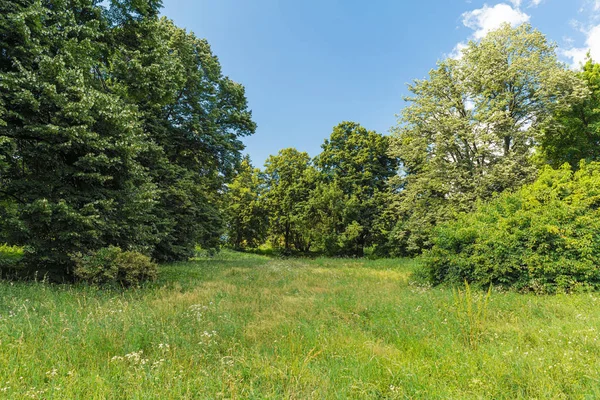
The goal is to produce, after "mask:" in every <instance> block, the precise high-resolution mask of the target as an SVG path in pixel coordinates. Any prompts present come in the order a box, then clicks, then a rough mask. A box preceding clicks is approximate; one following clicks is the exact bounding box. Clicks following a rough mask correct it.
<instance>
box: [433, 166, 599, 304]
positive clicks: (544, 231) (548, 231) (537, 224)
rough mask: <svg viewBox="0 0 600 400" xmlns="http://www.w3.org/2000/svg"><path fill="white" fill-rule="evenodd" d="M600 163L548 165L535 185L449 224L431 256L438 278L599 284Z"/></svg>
mask: <svg viewBox="0 0 600 400" xmlns="http://www.w3.org/2000/svg"><path fill="white" fill-rule="evenodd" d="M599 199H600V164H599V163H591V164H586V163H583V162H582V164H581V165H580V169H579V170H578V171H577V172H572V171H571V169H570V167H569V166H568V165H567V164H566V165H565V166H563V167H561V168H560V169H558V170H554V169H551V168H550V167H546V168H545V169H544V170H543V172H542V173H541V174H540V176H539V178H538V179H537V180H536V181H535V182H534V183H533V184H530V185H526V186H524V187H523V188H522V189H520V190H518V191H516V192H514V193H511V192H505V193H503V194H501V195H499V196H498V197H497V198H495V199H493V200H491V201H489V202H485V203H480V204H479V205H478V207H477V210H476V211H474V212H472V213H467V214H461V215H460V216H459V217H458V218H457V220H456V221H453V222H449V223H446V224H442V225H441V226H440V227H439V228H438V229H437V230H436V235H435V237H434V246H433V248H432V249H431V250H430V251H428V252H427V253H426V254H425V264H426V267H427V271H428V273H429V279H431V281H432V282H434V283H441V282H462V281H463V280H467V281H469V282H474V283H476V284H478V285H482V286H486V285H489V284H493V285H501V286H505V287H511V288H516V289H519V290H532V291H535V292H544V293H545V292H549V293H554V292H565V291H576V290H584V289H598V288H600V269H599V268H598V265H600V237H599V236H598V234H597V232H599V231H600V215H599V214H598V204H599V201H600V200H599Z"/></svg>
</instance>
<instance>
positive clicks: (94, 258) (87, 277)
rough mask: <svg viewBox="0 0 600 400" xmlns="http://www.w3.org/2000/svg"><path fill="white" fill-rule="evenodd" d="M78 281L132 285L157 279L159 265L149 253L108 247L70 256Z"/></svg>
mask: <svg viewBox="0 0 600 400" xmlns="http://www.w3.org/2000/svg"><path fill="white" fill-rule="evenodd" d="M73 259H74V262H75V270H74V276H75V278H76V279H77V280H80V281H83V282H87V283H91V284H95V285H106V284H110V285H115V284H116V285H120V286H132V285H137V284H140V283H142V282H145V281H152V280H155V279H156V278H157V274H158V266H157V265H156V264H155V263H153V262H152V261H151V260H150V258H149V257H148V256H145V255H143V254H140V253H138V252H135V251H122V250H121V249H120V248H118V247H114V246H109V247H104V248H102V249H99V250H98V251H95V252H91V253H87V254H81V253H79V254H76V255H74V256H73Z"/></svg>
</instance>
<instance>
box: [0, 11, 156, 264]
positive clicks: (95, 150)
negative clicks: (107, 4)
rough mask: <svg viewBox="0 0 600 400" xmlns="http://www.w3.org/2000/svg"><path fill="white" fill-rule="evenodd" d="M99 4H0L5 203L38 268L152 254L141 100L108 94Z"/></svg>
mask: <svg viewBox="0 0 600 400" xmlns="http://www.w3.org/2000/svg"><path fill="white" fill-rule="evenodd" d="M96 3H97V2H96V1H93V0H73V1H68V2H39V1H35V2H33V1H32V2H3V3H2V5H0V15H1V17H0V43H1V48H2V51H0V88H1V90H0V105H2V107H0V137H1V138H2V139H1V140H0V152H1V155H0V160H2V161H1V168H2V175H1V177H0V179H1V182H0V184H1V187H0V207H1V208H2V214H3V215H5V216H6V215H8V216H10V219H9V220H8V221H7V222H8V224H7V225H8V226H4V230H5V231H7V232H8V233H7V236H8V237H9V238H10V241H11V242H12V243H15V244H20V245H27V246H28V252H27V253H26V254H27V256H26V260H27V261H28V264H29V265H30V266H32V267H33V268H35V269H39V270H46V271H50V272H55V273H56V276H59V275H63V276H64V275H65V274H67V275H69V274H70V272H71V268H72V261H71V259H70V255H71V254H73V253H75V252H77V251H87V250H90V249H97V248H99V247H102V246H105V245H107V244H115V245H119V246H122V247H124V248H130V249H136V250H142V251H147V250H148V249H149V248H151V247H152V246H153V244H154V243H155V241H156V237H155V232H153V230H152V229H151V228H148V227H149V226H152V223H151V219H152V218H151V213H152V209H153V207H154V205H155V203H156V196H155V194H156V193H155V186H154V184H153V183H152V182H151V181H150V179H149V176H148V175H147V173H146V171H145V170H144V168H142V166H141V165H140V164H139V163H138V162H137V160H136V158H137V156H138V154H139V153H140V152H141V151H143V149H144V147H145V142H144V138H143V134H142V130H141V129H140V126H139V124H138V123H137V112H136V109H135V107H134V106H131V105H128V104H126V103H124V102H123V101H121V99H119V97H118V96H116V95H115V94H114V93H112V92H111V91H110V90H107V88H106V86H105V84H104V82H103V79H102V77H101V76H100V75H99V73H98V71H99V65H100V64H101V63H102V59H103V55H104V54H105V53H106V52H107V51H108V48H107V47H106V46H105V43H104V41H103V40H104V36H103V33H104V32H105V31H106V30H107V28H108V26H107V23H106V20H105V19H104V18H103V8H102V7H100V6H98V5H97V4H96Z"/></svg>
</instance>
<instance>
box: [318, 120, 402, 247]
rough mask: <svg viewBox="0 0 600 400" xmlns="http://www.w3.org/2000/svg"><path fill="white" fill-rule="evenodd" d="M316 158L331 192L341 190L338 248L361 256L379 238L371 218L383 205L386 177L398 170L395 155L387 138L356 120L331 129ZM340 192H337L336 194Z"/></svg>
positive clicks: (337, 229) (337, 223)
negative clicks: (341, 203)
mask: <svg viewBox="0 0 600 400" xmlns="http://www.w3.org/2000/svg"><path fill="white" fill-rule="evenodd" d="M322 149H323V151H322V152H321V154H319V155H318V156H317V157H316V159H315V164H316V166H317V167H318V168H319V169H320V171H321V172H322V174H323V179H324V181H325V182H326V183H327V184H329V185H333V186H332V187H331V188H330V189H328V190H326V191H325V192H328V193H329V194H330V195H333V194H334V193H336V192H338V193H341V194H343V200H342V199H340V200H342V201H343V202H344V208H343V213H342V214H341V215H340V216H339V219H338V221H337V222H336V225H337V226H336V227H335V231H336V233H337V234H338V245H339V252H340V253H342V254H351V255H358V256H362V255H363V251H364V248H365V247H366V246H371V245H373V244H375V243H376V242H377V240H378V239H379V237H378V236H379V235H378V233H379V232H378V231H377V229H374V228H375V226H374V222H375V220H376V219H377V215H378V214H379V213H380V212H381V211H382V209H383V206H384V205H385V201H384V196H383V194H384V193H385V191H386V189H387V185H388V180H389V178H391V177H392V176H394V175H395V174H396V173H397V167H398V162H397V159H396V158H395V157H393V156H390V155H389V138H388V137H386V136H383V135H380V134H378V133H377V132H374V131H368V130H367V129H365V128H364V127H362V126H360V125H359V124H357V123H355V122H342V123H341V124H339V125H338V126H336V127H335V128H334V129H333V132H332V134H331V137H330V138H329V140H326V141H325V143H324V144H323V145H322ZM338 196H339V194H338Z"/></svg>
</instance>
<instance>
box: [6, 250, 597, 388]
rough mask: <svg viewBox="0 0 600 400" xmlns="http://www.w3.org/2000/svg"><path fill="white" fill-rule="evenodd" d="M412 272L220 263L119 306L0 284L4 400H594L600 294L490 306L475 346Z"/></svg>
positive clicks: (371, 265)
mask: <svg viewBox="0 0 600 400" xmlns="http://www.w3.org/2000/svg"><path fill="white" fill-rule="evenodd" d="M414 267H415V264H414V262H413V261H410V260H381V261H367V260H332V259H316V260H279V259H269V258H265V257H262V256H255V255H245V254H236V253H231V252H224V253H222V254H221V255H219V256H217V257H215V258H214V259H201V260H197V261H194V262H189V263H180V264H173V265H169V266H164V267H162V272H161V277H160V281H159V282H158V283H156V284H153V285H152V286H149V287H145V288H141V289H133V290H129V291H115V290H99V289H94V288H91V287H84V286H80V287H69V286H53V285H45V284H41V283H37V284H36V283H29V284H23V283H14V284H11V283H6V282H4V283H0V398H7V399H10V398H40V399H42V398H43V399H52V398H54V399H65V398H66V399H69V398H73V399H121V398H122V399H203V398H206V399H212V398H237V399H247V398H251V399H252V398H253V399H263V398H273V399H280V398H286V399H328V398H339V399H346V398H359V399H360V398H400V399H402V398H426V399H435V398H444V399H447V398H456V399H464V398H506V399H514V398H539V399H547V398H590V399H592V398H600V341H599V340H598V329H599V328H600V304H599V297H598V295H597V294H581V295H571V296H564V295H563V296H553V297H535V296H530V295H519V294H515V293H497V292H494V293H493V294H492V296H491V300H490V303H489V306H488V320H487V321H486V322H485V323H484V331H483V334H482V336H481V337H480V339H479V340H478V341H477V342H476V343H475V345H473V346H469V345H466V344H465V343H464V341H463V337H462V335H461V325H460V322H459V319H458V318H457V315H456V313H455V311H454V310H455V306H454V301H455V298H454V296H453V293H452V291H451V290H449V289H443V288H434V289H431V288H423V287H419V286H416V285H413V284H411V283H410V279H411V278H410V274H411V271H412V270H413V269H414Z"/></svg>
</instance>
